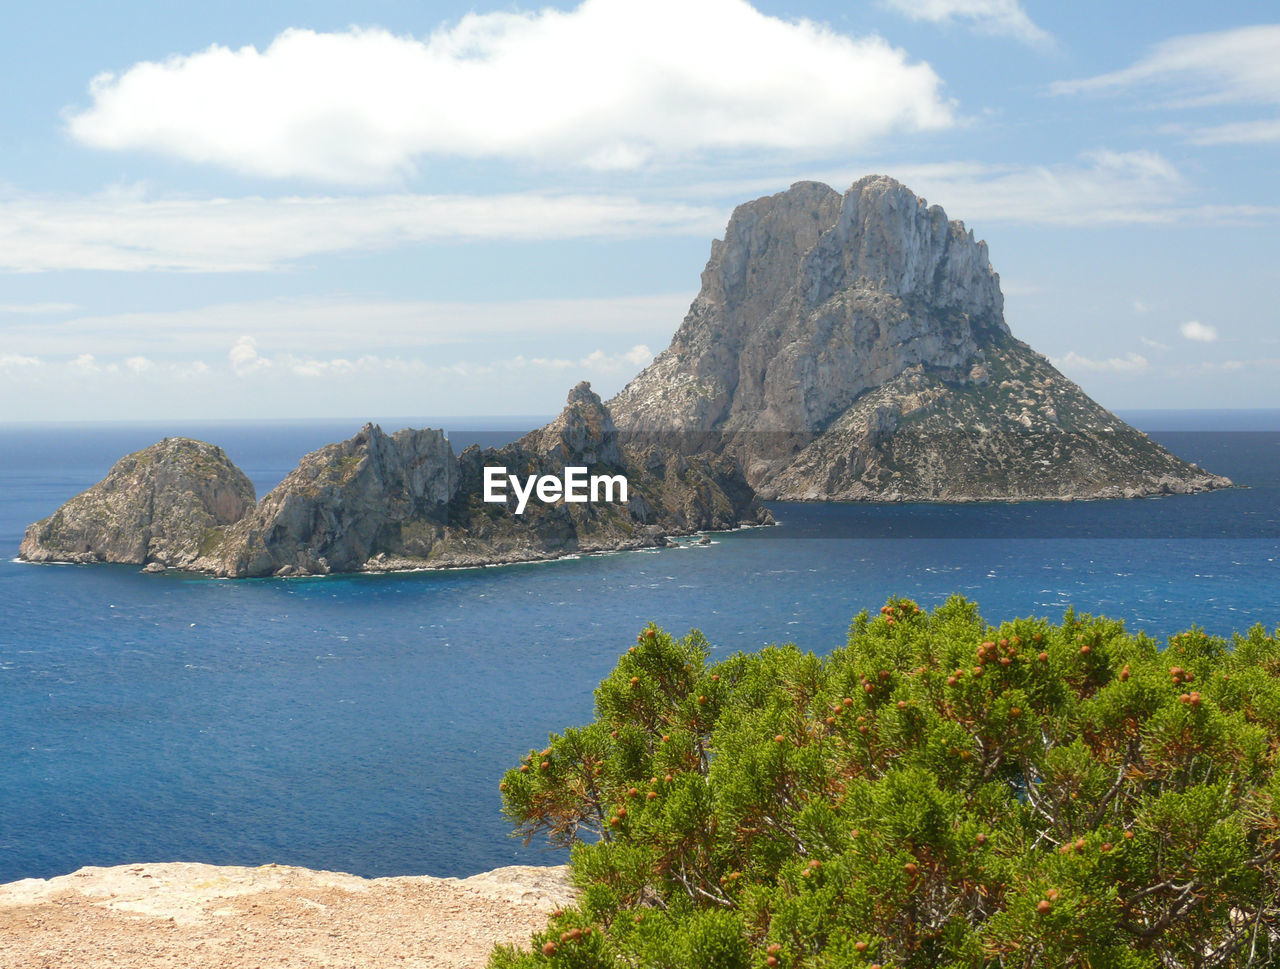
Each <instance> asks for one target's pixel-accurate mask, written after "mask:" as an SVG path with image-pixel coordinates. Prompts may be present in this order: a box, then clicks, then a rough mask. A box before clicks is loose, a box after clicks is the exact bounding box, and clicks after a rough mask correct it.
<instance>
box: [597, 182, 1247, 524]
mask: <svg viewBox="0 0 1280 969" xmlns="http://www.w3.org/2000/svg"><path fill="white" fill-rule="evenodd" d="M609 407H610V410H611V411H612V413H613V416H614V419H615V420H616V421H617V423H618V426H619V428H620V429H621V430H622V431H623V433H624V439H626V440H630V441H635V442H639V441H646V442H652V443H659V444H661V445H663V446H664V447H668V448H674V449H676V450H679V451H689V452H703V451H712V452H714V453H719V454H724V455H728V456H732V457H736V458H737V459H739V460H740V461H741V463H742V466H743V470H744V472H745V474H746V477H747V480H748V481H749V482H750V483H751V485H752V486H753V487H754V488H755V489H756V490H757V491H758V492H759V493H760V494H761V495H762V496H763V497H766V498H784V499H809V500H853V499H865V500H933V501H955V500H970V499H1032V498H1101V497H1121V496H1136V495H1148V494H1158V493H1169V492H1187V491H1199V490H1205V489H1208V488H1216V487H1225V486H1227V485H1229V484H1230V482H1229V481H1228V480H1227V479H1225V478H1221V477H1217V476H1214V475H1209V474H1206V473H1205V472H1203V471H1201V470H1200V469H1199V468H1196V467H1195V466H1194V465H1190V464H1187V463H1186V462H1183V461H1181V460H1179V459H1178V458H1176V457H1174V456H1173V455H1171V454H1169V452H1167V451H1166V450H1164V449H1163V448H1161V447H1160V446H1159V445H1157V444H1155V443H1154V442H1152V441H1150V440H1149V439H1148V438H1147V437H1146V436H1145V435H1143V434H1141V433H1140V432H1138V431H1136V430H1135V429H1133V428H1132V427H1129V426H1128V425H1127V424H1125V423H1124V422H1123V421H1121V420H1119V418H1117V417H1115V416H1114V415H1113V414H1111V413H1109V412H1108V411H1106V410H1104V409H1103V408H1102V407H1100V406H1099V405H1098V404H1096V403H1094V402H1093V401H1092V400H1091V399H1090V398H1089V397H1088V396H1087V395H1086V394H1085V393H1084V392H1083V391H1082V390H1080V388H1079V387H1077V386H1076V385H1075V384H1074V383H1072V382H1071V381H1070V380H1068V379H1067V378H1066V377H1064V376H1063V375H1062V374H1061V373H1059V372H1058V371H1057V370H1055V369H1054V368H1053V366H1052V365H1051V364H1050V363H1049V362H1048V361H1047V360H1046V359H1045V358H1044V357H1042V356H1040V355H1039V354H1037V353H1036V352H1035V351H1033V350H1032V349H1031V348H1030V347H1028V346H1027V345H1026V344H1024V343H1022V342H1021V341H1019V340H1016V339H1014V338H1013V336H1012V335H1011V334H1010V332H1009V328H1008V326H1007V325H1006V324H1005V321H1004V299H1003V297H1002V295H1001V293H1000V278H999V276H997V275H996V273H995V272H994V271H993V270H992V268H991V264H990V261H989V259H988V255H987V247H986V244H985V243H983V242H979V241H975V239H974V237H973V233H972V232H968V231H966V230H965V227H964V225H963V224H962V223H960V222H949V221H948V220H947V216H946V213H944V212H943V211H942V209H941V208H939V207H938V206H936V205H935V206H928V205H926V203H925V202H924V200H923V199H919V198H917V197H916V196H915V195H914V194H912V193H911V192H910V191H909V190H908V189H907V188H905V187H904V186H902V185H901V184H899V183H898V182H896V181H894V180H893V179H891V178H886V177H883V176H868V177H866V178H863V179H860V180H859V181H858V182H856V183H855V184H854V185H853V187H852V188H850V189H849V191H848V192H846V193H845V194H844V195H843V196H841V195H839V194H838V193H837V192H835V191H833V190H832V189H830V188H828V187H827V186H825V185H819V184H816V183H813V182H801V183H798V184H796V185H793V186H792V187H791V188H790V189H789V190H788V191H786V192H783V193H781V194H778V195H774V196H771V197H768V198H762V199H757V200H756V201H754V202H749V203H747V204H745V205H742V206H739V207H738V209H737V210H736V211H735V212H734V213H733V217H732V218H731V219H730V221H729V226H728V228H727V229H726V231H725V238H724V241H723V242H722V241H719V240H717V241H715V242H714V243H713V244H712V247H711V258H710V260H709V261H708V262H707V267H706V269H705V270H704V271H703V273H702V290H701V292H700V293H699V294H698V296H697V298H696V299H695V300H694V301H693V305H692V306H691V307H690V309H689V313H688V315H687V316H686V317H685V320H684V323H683V324H682V325H681V327H680V329H679V331H678V332H677V333H676V335H675V337H674V338H673V339H672V341H671V345H670V347H668V349H667V350H666V351H664V352H663V353H662V354H661V355H659V357H658V358H657V359H656V360H655V361H654V362H653V363H652V364H651V365H650V366H649V367H648V368H647V369H646V370H645V371H644V372H643V373H641V374H640V375H639V376H637V377H636V378H635V379H634V380H633V381H631V383H630V384H628V385H627V386H626V388H624V389H623V390H622V392H621V393H619V394H618V396H617V397H615V398H614V399H613V400H612V401H611V402H610V404H609Z"/></svg>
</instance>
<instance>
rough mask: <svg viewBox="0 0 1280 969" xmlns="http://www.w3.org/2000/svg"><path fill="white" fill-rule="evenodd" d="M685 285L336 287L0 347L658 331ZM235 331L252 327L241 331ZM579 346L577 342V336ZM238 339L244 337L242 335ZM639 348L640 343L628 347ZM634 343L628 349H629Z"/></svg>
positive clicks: (399, 344) (210, 347)
mask: <svg viewBox="0 0 1280 969" xmlns="http://www.w3.org/2000/svg"><path fill="white" fill-rule="evenodd" d="M692 298H693V294H692V293H664V294H658V295H655V296H626V297H618V298H589V299H526V300H510V301H506V302H496V301H495V302H488V303H460V302H427V301H415V300H402V301H395V300H386V301H371V300H364V299H355V298H352V297H346V296H331V297H326V298H312V299H270V300H260V301H251V302H240V303H216V304H213V305H211V306H204V307H199V308H196V309H190V310H174V311H154V312H146V313H115V314H110V315H104V316H82V317H72V318H70V319H67V320H59V321H54V322H50V321H43V322H40V323H36V322H34V321H33V322H30V323H22V324H16V325H13V326H6V327H5V330H4V332H5V339H6V346H7V348H11V349H12V350H14V351H20V352H22V353H25V354H32V355H39V354H42V355H48V356H57V355H63V356H66V355H75V354H77V353H82V352H85V351H89V352H92V353H97V354H101V355H104V356H109V355H114V354H118V353H120V352H122V348H126V352H128V353H129V354H135V355H138V356H145V357H148V358H150V359H152V360H153V361H154V360H157V359H174V358H186V357H189V356H192V355H209V354H217V355H218V356H221V355H223V354H225V353H226V352H227V344H228V343H229V342H232V341H236V339H237V336H238V335H241V336H240V339H239V341H238V342H237V343H236V346H237V347H240V349H239V350H237V351H236V352H237V353H238V354H239V355H240V356H241V357H242V359H243V360H244V361H245V362H247V363H252V359H253V357H251V356H250V352H252V355H253V356H257V355H259V354H261V353H263V352H265V353H267V354H268V355H274V354H294V355H296V356H297V357H298V358H299V359H302V358H303V357H304V354H303V352H302V351H303V350H304V349H305V351H306V353H307V354H313V355H314V354H319V355H323V356H325V357H332V358H343V359H347V360H354V359H356V358H358V357H361V356H363V355H365V354H371V353H372V354H376V355H380V356H383V357H388V358H390V357H394V356H396V355H397V354H400V353H401V352H403V351H404V350H405V349H406V348H419V349H420V348H424V347H436V346H440V345H443V344H456V343H464V342H469V341H476V340H478V341H484V340H488V339H492V338H503V337H513V338H521V337H524V338H529V337H532V338H536V339H539V340H551V339H552V338H563V337H570V338H572V337H574V336H580V337H582V338H584V340H585V338H586V337H588V336H589V337H592V338H594V337H596V336H599V335H601V334H618V335H621V336H625V337H628V338H631V339H636V340H648V339H661V340H666V339H668V338H669V337H670V335H671V334H672V333H673V332H674V331H675V329H676V327H677V326H679V324H680V321H681V319H683V318H684V315H685V313H686V311H687V310H688V308H689V303H690V301H691V300H692ZM244 334H253V336H252V337H249V336H247V335H244ZM584 340H583V341H577V342H579V345H581V342H584ZM245 341H248V342H247V343H245ZM639 349H644V348H639V347H638V348H637V350H639ZM631 352H636V351H631Z"/></svg>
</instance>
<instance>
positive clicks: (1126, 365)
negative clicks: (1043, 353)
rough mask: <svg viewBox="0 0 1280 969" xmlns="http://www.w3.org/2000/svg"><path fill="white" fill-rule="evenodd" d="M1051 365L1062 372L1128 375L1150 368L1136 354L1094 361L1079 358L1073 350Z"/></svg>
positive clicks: (1145, 361)
mask: <svg viewBox="0 0 1280 969" xmlns="http://www.w3.org/2000/svg"><path fill="white" fill-rule="evenodd" d="M1053 363H1054V365H1055V366H1057V367H1060V368H1061V369H1063V370H1075V371H1081V370H1088V371H1093V372H1110V373H1130V374H1132V373H1145V372H1146V370H1147V369H1148V367H1149V366H1150V362H1149V361H1148V360H1147V358H1146V357H1144V356H1141V355H1140V354H1137V353H1127V354H1125V355H1124V356H1123V357H1108V358H1107V359H1106V360H1094V359H1092V358H1091V357H1085V356H1081V355H1080V354H1078V353H1076V352H1075V351H1074V350H1072V351H1070V352H1068V353H1067V355H1066V356H1065V357H1061V358H1055V359H1054V361H1053Z"/></svg>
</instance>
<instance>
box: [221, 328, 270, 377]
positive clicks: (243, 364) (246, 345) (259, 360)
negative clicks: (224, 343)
mask: <svg viewBox="0 0 1280 969" xmlns="http://www.w3.org/2000/svg"><path fill="white" fill-rule="evenodd" d="M227 359H229V360H230V361H231V369H232V370H234V371H235V374H236V376H237V377H247V376H249V375H250V374H253V373H257V372H258V371H259V370H266V369H267V368H269V367H270V366H271V361H270V360H268V359H266V358H265V357H260V356H259V355H258V344H257V341H256V340H254V338H253V337H251V336H242V337H240V339H238V340H236V342H235V344H234V345H233V346H232V347H231V349H230V351H228V353H227Z"/></svg>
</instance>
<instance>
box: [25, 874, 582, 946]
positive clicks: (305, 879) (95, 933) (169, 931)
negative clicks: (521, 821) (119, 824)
mask: <svg viewBox="0 0 1280 969" xmlns="http://www.w3.org/2000/svg"><path fill="white" fill-rule="evenodd" d="M576 896H577V893H576V892H575V891H574V889H573V886H572V884H571V882H570V879H569V872H568V868H567V867H566V866H561V867H555V868H535V867H529V866H513V867H509V868H498V869H496V870H494V871H491V872H482V873H481V874H478V875H472V876H471V877H469V878H462V879H458V878H433V877H430V876H427V875H409V876H396V877H390V878H359V877H357V876H355V875H348V874H343V873H340V872H330V871H313V870H311V869H308V868H293V867H286V866H283V865H262V866H260V867H256V868H247V867H239V866H230V865H226V866H221V865H206V864H198V863H193V862H168V863H161V864H154V863H152V864H137V865H120V866H117V867H114V868H81V869H80V870H79V871H76V872H72V873H71V874H69V875H60V876H58V877H56V878H50V879H36V878H27V879H23V880H22V881H17V882H10V883H8V884H5V885H0V925H2V926H3V927H4V944H3V948H2V949H0V953H2V954H3V958H2V959H0V965H4V966H5V967H14V969H16V967H19V966H21V967H24V969H25V967H30V969H37V967H45V969H54V967H56V969H68V967H74V969H154V967H156V966H181V967H182V969H232V967H248V966H289V967H292V969H333V967H336V966H343V967H348V969H386V967H388V966H404V967H406V969H428V967H430V969H483V967H484V966H485V965H486V964H487V963H488V958H489V953H490V951H491V950H492V949H493V947H494V946H495V945H499V944H502V945H517V946H521V947H525V948H527V947H528V945H529V939H530V936H531V935H532V934H533V933H534V932H536V931H539V930H541V929H543V928H544V927H545V926H546V922H547V916H548V915H549V914H550V913H551V912H552V911H553V910H555V909H557V908H562V907H565V906H568V905H570V904H572V903H573V901H574V900H575V898H576Z"/></svg>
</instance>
